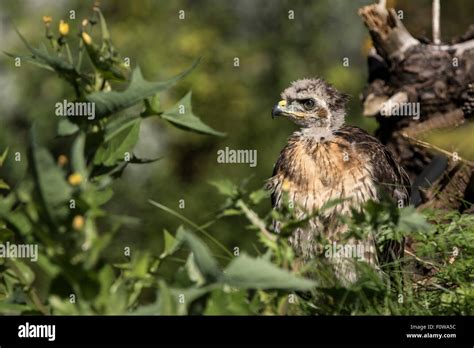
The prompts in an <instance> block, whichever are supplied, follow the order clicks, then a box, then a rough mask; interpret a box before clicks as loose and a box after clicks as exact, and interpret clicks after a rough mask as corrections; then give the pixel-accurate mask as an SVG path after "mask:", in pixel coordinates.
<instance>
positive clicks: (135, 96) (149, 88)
mask: <svg viewBox="0 0 474 348" xmlns="http://www.w3.org/2000/svg"><path fill="white" fill-rule="evenodd" d="M198 63H199V60H196V61H195V62H194V63H193V65H192V66H191V67H190V68H189V69H187V70H185V71H183V72H182V73H180V74H179V75H177V76H175V77H173V78H171V79H169V80H167V81H164V82H149V81H146V80H145V79H144V78H143V76H142V73H141V70H140V68H138V67H137V68H135V70H133V73H132V79H131V82H130V85H129V86H128V88H127V89H126V90H125V91H123V92H117V91H112V92H94V93H92V94H89V95H88V96H87V97H86V99H87V101H89V102H91V103H95V113H96V117H97V118H101V117H105V116H108V115H111V114H113V113H116V112H119V111H122V110H125V109H127V108H129V107H131V106H133V105H135V104H137V103H139V102H141V101H142V100H144V99H146V98H148V97H151V96H153V95H155V94H156V93H158V92H161V91H164V90H166V89H168V88H170V87H171V86H172V85H174V84H175V83H176V82H178V81H179V80H181V79H183V78H184V77H185V76H186V75H188V74H189V73H190V72H191V71H192V70H193V69H194V68H195V67H196V66H197V64H198Z"/></svg>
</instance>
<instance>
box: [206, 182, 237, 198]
mask: <svg viewBox="0 0 474 348" xmlns="http://www.w3.org/2000/svg"><path fill="white" fill-rule="evenodd" d="M209 184H211V185H212V186H214V187H215V188H217V190H218V191H219V193H220V194H221V195H223V196H228V197H235V196H237V195H238V193H239V187H238V186H237V185H235V184H234V183H233V182H232V181H230V180H228V179H223V180H216V181H210V182H209Z"/></svg>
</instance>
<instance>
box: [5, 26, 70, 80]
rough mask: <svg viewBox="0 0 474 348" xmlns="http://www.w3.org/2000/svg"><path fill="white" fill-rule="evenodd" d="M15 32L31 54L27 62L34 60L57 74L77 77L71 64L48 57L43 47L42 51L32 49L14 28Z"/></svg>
mask: <svg viewBox="0 0 474 348" xmlns="http://www.w3.org/2000/svg"><path fill="white" fill-rule="evenodd" d="M15 31H16V33H17V34H18V36H19V37H20V39H21V41H23V44H24V45H25V46H26V48H28V50H30V52H31V53H32V54H33V56H32V57H30V59H29V60H28V61H31V60H36V61H38V64H40V65H49V66H50V67H51V68H53V69H54V70H56V71H58V72H62V73H69V74H73V75H76V76H79V74H78V73H77V71H76V69H75V67H74V66H73V65H72V64H70V63H69V62H67V61H66V60H64V59H61V58H58V57H55V56H52V55H50V54H49V53H48V51H47V50H46V48H45V47H43V48H42V49H37V48H34V47H33V46H31V45H30V44H29V43H28V41H26V39H25V38H24V37H23V35H21V34H20V32H19V31H18V30H17V29H16V28H15ZM9 55H11V56H16V55H12V54H9Z"/></svg>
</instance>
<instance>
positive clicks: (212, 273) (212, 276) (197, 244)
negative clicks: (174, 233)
mask: <svg viewBox="0 0 474 348" xmlns="http://www.w3.org/2000/svg"><path fill="white" fill-rule="evenodd" d="M178 236H179V238H181V239H182V241H183V242H184V243H186V244H187V245H188V247H189V248H190V249H191V251H192V253H193V254H194V261H195V262H196V265H197V267H198V268H199V271H200V272H201V273H202V275H203V277H204V278H205V279H206V280H207V281H208V282H213V281H216V280H217V279H218V278H219V277H220V276H221V273H222V272H221V270H220V269H219V265H218V263H217V261H216V260H215V259H214V257H213V256H212V254H211V251H210V250H209V248H208V247H207V245H206V244H204V243H203V242H202V241H201V240H200V239H199V238H198V237H196V236H195V235H194V234H192V233H191V232H189V231H187V230H185V229H184V228H183V227H182V226H180V227H179V228H178Z"/></svg>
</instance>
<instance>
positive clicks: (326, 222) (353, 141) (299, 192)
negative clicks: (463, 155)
mask: <svg viewBox="0 0 474 348" xmlns="http://www.w3.org/2000/svg"><path fill="white" fill-rule="evenodd" d="M281 99H282V100H281V101H280V102H278V103H277V104H276V105H275V106H274V107H273V110H272V117H280V116H284V117H287V118H289V119H290V120H292V121H293V122H295V123H296V124H297V125H299V126H300V127H301V129H300V130H298V131H296V132H295V133H293V135H291V136H290V138H289V139H288V142H287V144H286V146H285V147H284V148H283V150H282V151H281V153H280V156H279V158H278V160H277V162H276V164H275V167H274V170H273V176H272V177H271V178H270V179H269V180H268V188H269V189H270V190H271V192H272V205H273V207H274V208H275V209H278V208H280V207H281V206H282V201H283V197H284V195H287V196H286V197H288V201H289V202H292V203H293V206H294V209H295V210H296V212H297V215H298V216H299V217H304V216H308V215H306V214H311V213H312V212H315V211H317V210H318V209H319V208H321V207H322V206H323V205H324V204H325V203H326V202H328V201H331V200H337V199H340V200H341V201H342V202H341V203H340V204H337V205H335V206H334V207H332V208H330V209H328V210H324V211H323V212H322V213H321V215H316V214H315V216H316V217H314V218H313V217H311V218H310V220H309V223H308V224H306V226H304V227H298V228H296V229H295V230H294V231H293V232H292V235H291V236H290V238H289V242H290V244H291V245H292V247H293V248H294V250H295V253H296V255H297V256H298V257H299V258H300V259H303V261H308V260H310V259H312V258H313V257H314V256H315V255H316V254H317V253H318V251H319V252H321V245H318V240H321V239H320V238H318V236H324V238H325V239H326V240H327V241H331V243H337V242H338V241H340V240H341V236H342V235H343V234H344V233H345V232H346V231H347V227H346V226H345V225H344V224H343V223H342V222H341V221H340V219H339V217H338V215H340V214H348V213H350V212H351V208H355V209H357V210H360V209H361V207H362V206H363V205H364V203H365V202H367V201H368V200H374V201H377V200H379V199H381V197H382V195H388V196H390V197H392V198H393V199H394V200H396V201H398V202H402V204H403V205H405V204H407V203H408V199H409V187H410V182H409V178H408V175H407V174H406V173H405V171H404V170H403V168H401V167H400V166H399V165H398V164H397V162H396V161H395V159H394V155H393V154H392V153H391V151H390V150H389V149H388V148H387V147H385V146H384V145H382V144H381V143H380V142H379V141H378V140H377V139H376V138H374V137H373V136H371V135H369V134H367V133H366V132H365V131H364V130H362V129H360V128H358V127H352V126H346V125H344V118H345V115H346V111H345V103H346V102H347V100H348V96H347V95H345V94H343V93H340V92H338V91H337V90H336V89H335V88H334V87H332V86H331V85H330V84H328V83H327V82H325V81H324V80H322V79H319V78H317V79H302V80H298V81H295V82H293V83H292V84H291V86H290V87H288V88H287V89H285V90H284V91H283V93H282V94H281ZM275 229H276V231H277V232H278V226H277V225H276V226H275ZM375 239H376V238H375V236H374V235H370V236H367V237H366V239H365V240H362V241H355V240H354V239H352V240H351V239H349V241H346V242H345V244H346V245H349V246H353V247H356V244H358V245H359V250H362V251H363V253H362V255H360V259H362V260H364V261H366V262H368V263H369V264H371V265H373V266H374V267H375V268H377V269H378V268H379V265H380V264H382V263H386V262H390V261H391V260H392V259H393V258H398V257H400V256H401V255H402V253H403V243H397V242H395V241H390V243H387V245H385V249H384V250H383V251H379V248H378V247H377V240H375ZM361 245H362V247H363V248H360V246H361ZM339 250H342V249H339ZM346 250H347V248H346ZM330 262H331V264H332V265H333V268H334V271H335V274H336V276H337V278H339V279H340V280H343V281H345V282H354V281H356V280H357V272H356V269H355V267H354V264H353V263H352V261H350V258H348V257H347V255H346V254H344V253H337V255H332V257H331V260H330Z"/></svg>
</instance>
